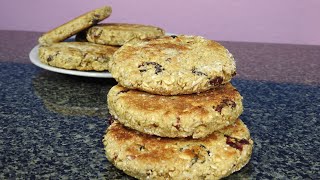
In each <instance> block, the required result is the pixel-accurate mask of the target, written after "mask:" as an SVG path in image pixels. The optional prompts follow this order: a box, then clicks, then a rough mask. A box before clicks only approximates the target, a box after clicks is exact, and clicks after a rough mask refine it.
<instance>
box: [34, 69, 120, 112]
mask: <svg viewBox="0 0 320 180" xmlns="http://www.w3.org/2000/svg"><path fill="white" fill-rule="evenodd" d="M32 84H33V88H34V92H35V94H36V96H38V97H39V98H40V99H41V100H42V101H43V103H44V105H45V107H46V108H47V109H48V110H50V111H53V112H56V113H60V114H63V115H73V116H82V115H85V116H98V117H107V114H108V108H107V93H108V91H109V89H110V88H111V87H112V86H114V85H116V84H117V83H116V81H115V80H114V79H100V78H88V77H78V76H70V75H64V74H58V73H54V72H50V71H43V72H41V73H39V74H38V75H37V76H36V77H34V78H33V80H32Z"/></svg>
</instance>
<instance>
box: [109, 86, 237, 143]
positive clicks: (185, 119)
mask: <svg viewBox="0 0 320 180" xmlns="http://www.w3.org/2000/svg"><path fill="white" fill-rule="evenodd" d="M108 109H109V112H110V114H111V115H113V116H114V117H115V119H117V120H118V121H120V122H121V123H122V124H124V125H125V126H127V127H130V128H132V129H135V130H138V131H140V132H143V133H147V134H151V135H157V136H161V137H189V136H192V137H193V138H202V137H205V136H207V135H208V134H211V133H212V132H214V131H216V130H218V129H221V128H223V127H225V126H228V125H230V124H233V123H234V122H235V120H236V119H237V118H238V117H239V116H240V115H241V113H242V112H243V105H242V96H241V95H240V93H239V92H238V91H237V90H236V89H235V88H234V87H233V86H232V85H231V84H230V83H228V84H226V85H224V86H221V87H219V88H216V89H212V90H208V91H206V92H203V93H199V94H190V95H179V96H161V95H153V94H150V93H147V92H142V91H138V90H130V89H127V88H124V87H122V86H119V85H116V86H114V87H112V88H111V89H110V91H109V93H108Z"/></svg>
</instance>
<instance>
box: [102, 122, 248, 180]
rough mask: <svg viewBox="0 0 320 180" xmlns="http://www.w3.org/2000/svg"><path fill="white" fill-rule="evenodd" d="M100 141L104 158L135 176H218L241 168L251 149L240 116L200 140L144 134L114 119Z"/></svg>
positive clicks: (155, 177) (179, 177) (192, 177)
mask: <svg viewBox="0 0 320 180" xmlns="http://www.w3.org/2000/svg"><path fill="white" fill-rule="evenodd" d="M103 144H104V149H105V154H106V156H107V159H108V160H109V161H110V162H111V163H113V164H114V165H115V166H116V167H117V168H119V169H120V170H123V171H124V172H125V173H127V174H128V175H130V176H133V177H135V178H138V179H210V180H211V179H220V178H223V177H226V176H228V175H230V174H231V173H233V172H235V171H238V170H240V169H241V168H242V167H244V166H245V165H246V164H247V163H248V161H249V159H250V156H251V153H252V148H253V141H252V139H251V138H250V133H249V130H248V129H247V127H246V125H245V124H244V123H243V122H242V121H241V120H240V119H238V120H237V121H236V122H235V124H233V125H230V126H227V127H225V128H223V129H221V130H219V131H216V132H214V133H212V134H210V135H209V136H207V137H206V138H202V139H191V138H163V137H158V136H152V135H147V134H144V133H140V132H138V131H135V130H132V129H129V128H126V127H124V126H123V125H121V124H120V123H119V122H117V121H115V122H114V123H112V124H111V126H110V127H109V128H108V130H107V132H106V134H105V135H104V139H103Z"/></svg>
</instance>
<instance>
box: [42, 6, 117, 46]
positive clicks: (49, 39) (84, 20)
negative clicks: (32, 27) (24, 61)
mask: <svg viewBox="0 0 320 180" xmlns="http://www.w3.org/2000/svg"><path fill="white" fill-rule="evenodd" d="M111 12H112V9H111V7H109V6H104V7H101V8H98V9H95V10H92V11H90V12H87V13H85V14H83V15H81V16H79V17H77V18H75V19H73V20H71V21H69V22H67V23H65V24H63V25H61V26H58V27H56V28H55V29H53V30H51V31H49V32H47V33H44V34H43V35H42V36H41V37H40V38H39V40H38V41H39V44H52V43H56V42H60V41H63V40H65V39H67V38H69V37H71V36H73V35H75V34H77V33H78V32H80V31H82V30H84V29H86V28H88V27H91V26H93V25H95V24H97V23H98V22H100V21H102V20H104V19H105V18H107V17H109V16H110V14H111Z"/></svg>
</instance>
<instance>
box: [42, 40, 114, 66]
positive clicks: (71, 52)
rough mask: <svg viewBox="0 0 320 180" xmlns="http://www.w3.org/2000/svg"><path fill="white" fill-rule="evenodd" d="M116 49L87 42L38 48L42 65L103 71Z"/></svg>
mask: <svg viewBox="0 0 320 180" xmlns="http://www.w3.org/2000/svg"><path fill="white" fill-rule="evenodd" d="M117 49H118V48H117V47H113V46H105V45H99V44H94V43H89V42H60V43H54V44H51V45H48V46H40V47H39V58H40V61H41V62H42V63H44V64H48V65H50V66H54V67H59V68H63V69H76V70H81V71H90V70H94V71H105V70H108V69H109V63H108V62H109V60H110V59H111V58H112V55H113V54H114V52H115V51H116V50H117Z"/></svg>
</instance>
